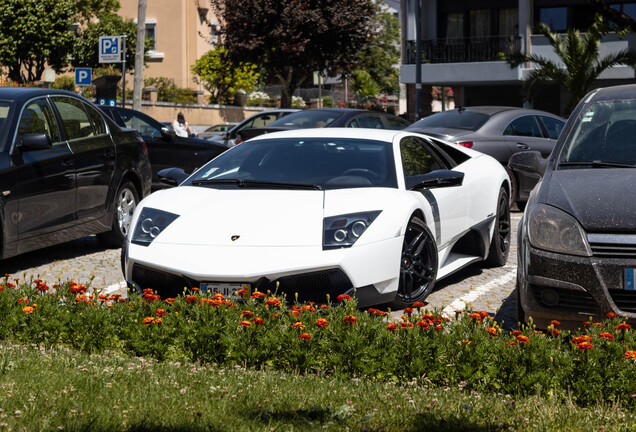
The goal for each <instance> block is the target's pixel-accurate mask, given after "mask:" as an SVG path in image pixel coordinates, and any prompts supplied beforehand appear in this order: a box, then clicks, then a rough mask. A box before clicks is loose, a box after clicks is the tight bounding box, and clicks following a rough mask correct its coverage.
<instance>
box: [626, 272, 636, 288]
mask: <svg viewBox="0 0 636 432" xmlns="http://www.w3.org/2000/svg"><path fill="white" fill-rule="evenodd" d="M624 280H625V289H626V290H628V291H635V290H636V286H635V285H634V284H635V283H636V269H633V268H627V269H625V277H624Z"/></svg>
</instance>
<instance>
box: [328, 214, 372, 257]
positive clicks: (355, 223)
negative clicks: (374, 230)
mask: <svg viewBox="0 0 636 432" xmlns="http://www.w3.org/2000/svg"><path fill="white" fill-rule="evenodd" d="M381 212H382V211H381V210H374V211H368V212H361V213H350V214H346V215H340V216H331V217H327V218H325V219H324V224H323V226H324V236H323V240H322V248H323V249H337V248H347V247H351V246H353V244H354V243H355V242H356V240H358V239H359V238H360V236H361V235H362V233H364V232H365V231H366V229H367V228H368V227H369V225H371V223H372V222H373V221H374V220H375V219H376V218H377V217H378V215H379V214H380V213H381Z"/></svg>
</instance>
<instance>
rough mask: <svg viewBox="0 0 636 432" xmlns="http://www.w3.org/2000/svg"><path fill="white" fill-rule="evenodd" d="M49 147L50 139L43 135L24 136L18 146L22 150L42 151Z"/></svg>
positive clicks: (31, 134)
mask: <svg viewBox="0 0 636 432" xmlns="http://www.w3.org/2000/svg"><path fill="white" fill-rule="evenodd" d="M51 146H52V144H51V137H50V136H49V135H48V134H45V133H30V134H24V135H22V138H21V139H20V145H19V147H20V148H21V149H23V150H44V149H48V148H51Z"/></svg>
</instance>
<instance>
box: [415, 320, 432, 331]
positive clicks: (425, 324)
mask: <svg viewBox="0 0 636 432" xmlns="http://www.w3.org/2000/svg"><path fill="white" fill-rule="evenodd" d="M417 325H418V326H419V327H420V328H421V329H424V330H426V329H427V328H429V327H430V326H431V324H430V321H429V320H422V321H418V322H417Z"/></svg>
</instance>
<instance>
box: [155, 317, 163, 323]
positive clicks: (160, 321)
mask: <svg viewBox="0 0 636 432" xmlns="http://www.w3.org/2000/svg"><path fill="white" fill-rule="evenodd" d="M161 323H163V318H155V324H161Z"/></svg>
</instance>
